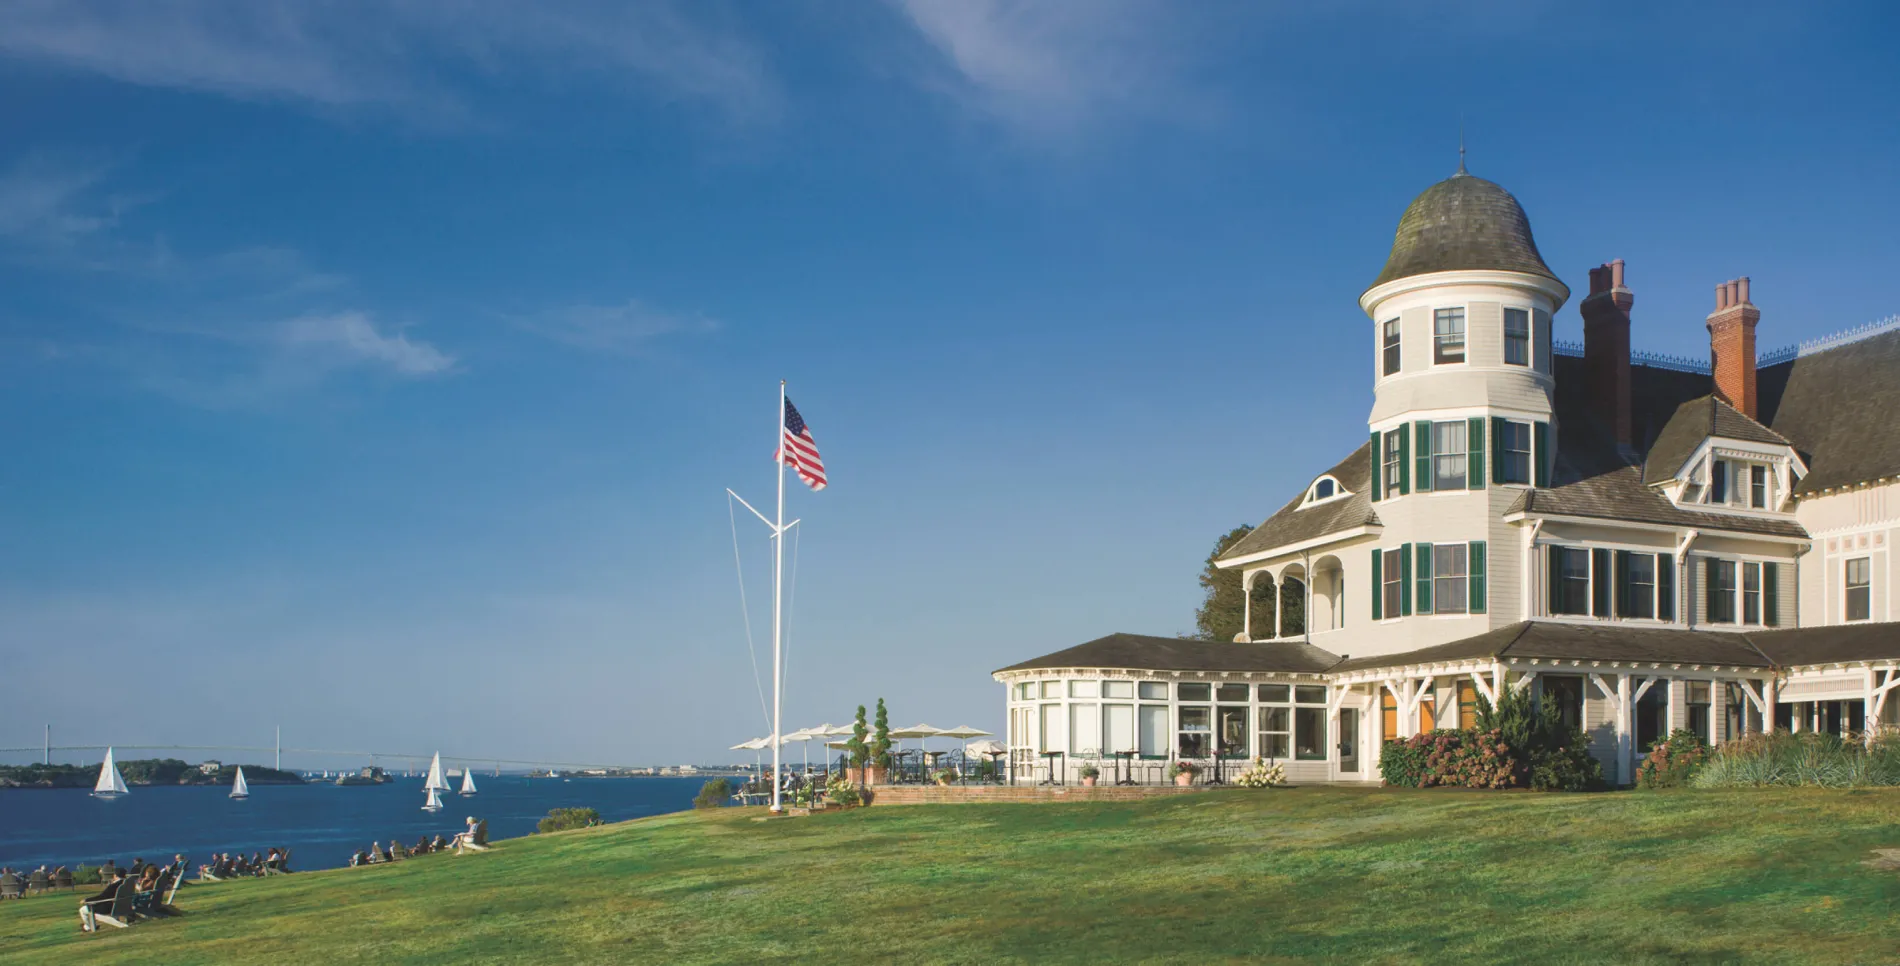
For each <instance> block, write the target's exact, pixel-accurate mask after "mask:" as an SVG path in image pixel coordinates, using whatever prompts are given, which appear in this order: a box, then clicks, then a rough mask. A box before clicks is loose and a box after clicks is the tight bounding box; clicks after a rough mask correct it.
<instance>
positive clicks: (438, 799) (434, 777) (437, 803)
mask: <svg viewBox="0 0 1900 966" xmlns="http://www.w3.org/2000/svg"><path fill="white" fill-rule="evenodd" d="M422 787H423V788H424V789H425V790H426V791H428V793H429V798H428V801H425V802H423V803H422V810H423V811H425V812H439V811H441V810H442V793H443V792H446V791H448V790H449V783H448V782H446V781H443V780H442V753H441V752H439V751H438V752H436V753H435V758H434V759H432V760H431V761H430V762H429V780H428V781H425V782H423V783H422Z"/></svg>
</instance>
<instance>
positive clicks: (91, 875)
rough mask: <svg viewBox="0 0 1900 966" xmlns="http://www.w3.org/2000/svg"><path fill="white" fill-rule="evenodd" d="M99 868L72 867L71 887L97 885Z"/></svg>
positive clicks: (92, 866) (91, 866) (86, 866)
mask: <svg viewBox="0 0 1900 966" xmlns="http://www.w3.org/2000/svg"><path fill="white" fill-rule="evenodd" d="M98 884H99V867H98V866H96V865H75V866H73V885H98Z"/></svg>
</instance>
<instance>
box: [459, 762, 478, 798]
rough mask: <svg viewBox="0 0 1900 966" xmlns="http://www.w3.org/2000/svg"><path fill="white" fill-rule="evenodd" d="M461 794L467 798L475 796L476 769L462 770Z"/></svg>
mask: <svg viewBox="0 0 1900 966" xmlns="http://www.w3.org/2000/svg"><path fill="white" fill-rule="evenodd" d="M461 794H463V795H465V796H466V795H473V794H475V769H473V768H466V769H463V770H462V791H461Z"/></svg>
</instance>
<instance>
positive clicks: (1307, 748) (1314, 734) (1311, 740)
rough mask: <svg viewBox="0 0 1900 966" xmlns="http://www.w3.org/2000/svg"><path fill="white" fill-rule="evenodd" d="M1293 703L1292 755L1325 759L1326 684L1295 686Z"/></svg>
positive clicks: (1298, 757) (1315, 759) (1300, 757)
mask: <svg viewBox="0 0 1900 966" xmlns="http://www.w3.org/2000/svg"><path fill="white" fill-rule="evenodd" d="M1293 705H1294V707H1293V757H1294V758H1296V759H1298V760H1300V761H1325V760H1326V686H1325V685H1323V684H1312V685H1304V684H1303V685H1297V686H1295V687H1294V688H1293ZM1314 705H1317V707H1314Z"/></svg>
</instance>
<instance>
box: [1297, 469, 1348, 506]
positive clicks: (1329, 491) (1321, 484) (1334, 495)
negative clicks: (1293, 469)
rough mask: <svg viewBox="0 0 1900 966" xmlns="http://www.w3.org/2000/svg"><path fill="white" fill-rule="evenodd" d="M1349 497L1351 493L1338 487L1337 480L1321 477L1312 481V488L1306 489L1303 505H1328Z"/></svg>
mask: <svg viewBox="0 0 1900 966" xmlns="http://www.w3.org/2000/svg"><path fill="white" fill-rule="evenodd" d="M1351 495H1352V493H1351V492H1350V491H1348V490H1347V489H1346V488H1345V487H1343V486H1340V485H1339V481H1338V480H1336V479H1333V478H1332V477H1330V476H1322V477H1320V478H1319V479H1317V480H1314V481H1313V485H1312V486H1309V487H1307V488H1306V502H1305V504H1304V505H1305V506H1312V505H1313V504H1315V503H1328V502H1331V501H1333V500H1337V499H1341V498H1343V497H1348V496H1351Z"/></svg>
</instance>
